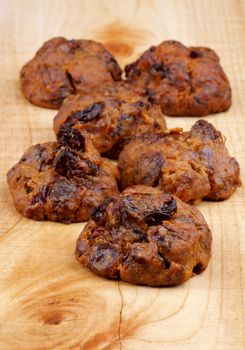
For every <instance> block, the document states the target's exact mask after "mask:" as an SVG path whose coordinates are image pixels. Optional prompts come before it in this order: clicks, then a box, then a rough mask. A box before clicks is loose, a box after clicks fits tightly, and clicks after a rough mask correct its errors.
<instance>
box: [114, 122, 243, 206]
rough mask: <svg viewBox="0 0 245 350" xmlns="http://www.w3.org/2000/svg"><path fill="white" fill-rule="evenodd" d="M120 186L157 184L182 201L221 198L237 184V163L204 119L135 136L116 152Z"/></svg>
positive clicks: (214, 130) (156, 185)
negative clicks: (189, 125) (187, 127)
mask: <svg viewBox="0 0 245 350" xmlns="http://www.w3.org/2000/svg"><path fill="white" fill-rule="evenodd" d="M118 167H119V170H120V172H121V186H122V189H125V188H127V187H129V186H133V185H139V184H143V185H148V186H153V187H158V188H160V189H162V190H164V191H165V192H166V193H170V194H174V195H176V196H177V197H179V198H180V199H181V200H183V201H184V202H195V201H199V200H201V199H202V198H205V199H210V200H224V199H226V198H229V197H230V196H231V195H232V193H233V192H234V191H235V189H236V188H237V187H238V186H240V184H241V182H240V178H239V173H240V170H239V165H238V163H237V161H236V159H235V158H233V157H230V155H229V152H228V150H227V148H226V146H225V140H224V138H223V136H222V134H221V133H220V132H219V131H217V130H216V129H215V128H214V126H213V125H212V124H210V123H208V122H206V121H204V120H199V121H197V122H196V123H195V124H194V125H193V126H192V128H191V130H190V131H189V132H181V131H179V130H178V129H177V130H173V131H172V132H170V133H169V134H165V135H164V134H158V135H157V134H156V135H152V136H145V137H141V138H140V137H138V138H136V139H135V140H133V141H131V142H130V143H129V144H128V145H126V146H125V147H124V149H123V151H122V152H121V154H120V156H119V162H118Z"/></svg>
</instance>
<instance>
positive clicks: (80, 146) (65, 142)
mask: <svg viewBox="0 0 245 350" xmlns="http://www.w3.org/2000/svg"><path fill="white" fill-rule="evenodd" d="M57 139H58V141H59V142H60V143H61V145H62V146H68V147H70V148H72V149H75V150H81V151H82V152H84V151H85V139H84V137H83V135H82V134H81V132H80V131H79V130H77V129H73V128H69V127H67V126H66V125H62V126H61V127H60V130H59V133H58V135H57Z"/></svg>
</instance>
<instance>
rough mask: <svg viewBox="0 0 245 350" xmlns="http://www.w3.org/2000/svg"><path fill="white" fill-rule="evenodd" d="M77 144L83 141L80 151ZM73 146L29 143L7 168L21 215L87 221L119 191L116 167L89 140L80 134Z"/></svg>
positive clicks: (54, 143) (53, 143)
mask: <svg viewBox="0 0 245 350" xmlns="http://www.w3.org/2000/svg"><path fill="white" fill-rule="evenodd" d="M73 141H74V139H73ZM79 143H80V144H79ZM78 144H79V148H80V149H81V147H82V146H81V144H83V152H82V151H81V150H80V151H78V150H76V149H75V148H74V147H75V146H78ZM73 146H74V147H73V149H72V148H70V147H69V146H68V145H62V144H59V143H58V142H49V143H44V144H38V145H35V146H32V147H30V148H29V149H28V150H27V151H26V152H25V153H24V155H23V156H22V158H21V159H20V161H19V162H18V163H17V164H16V165H15V166H14V167H13V168H12V169H10V171H9V172H8V174H7V180H8V185H9V188H10V192H11V195H12V197H13V201H14V205H15V207H16V209H17V210H18V211H19V212H20V213H21V214H22V215H23V216H25V217H28V218H31V219H34V220H50V221H60V222H64V223H70V222H81V221H86V220H88V219H89V218H90V215H91V211H92V209H93V208H94V207H96V206H97V205H99V204H100V203H101V202H103V200H104V199H106V198H107V197H109V196H111V195H114V194H117V193H118V189H117V182H116V179H117V178H118V176H119V174H118V171H117V169H116V167H115V166H114V165H113V164H112V163H109V161H108V160H104V159H102V158H101V157H100V155H99V153H98V151H97V150H96V149H95V148H94V147H93V145H92V144H91V142H90V141H89V140H85V139H83V138H81V137H80V136H79V137H77V138H76V145H75V142H74V145H73Z"/></svg>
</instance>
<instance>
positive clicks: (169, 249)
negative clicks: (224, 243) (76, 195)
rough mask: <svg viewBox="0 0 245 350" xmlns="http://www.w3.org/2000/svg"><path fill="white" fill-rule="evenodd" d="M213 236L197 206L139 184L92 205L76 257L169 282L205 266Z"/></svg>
mask: <svg viewBox="0 0 245 350" xmlns="http://www.w3.org/2000/svg"><path fill="white" fill-rule="evenodd" d="M211 241H212V237H211V232H210V230H209V228H208V225H207V223H206V222H205V220H204V218H203V216H202V214H201V213H200V212H199V210H198V209H197V208H195V207H193V206H191V205H189V204H186V203H183V202H182V201H181V200H180V199H178V198H176V197H175V196H172V195H169V194H164V193H163V192H162V191H160V190H158V189H156V188H151V187H146V186H135V187H132V188H128V189H127V190H125V191H124V192H123V193H122V194H121V195H117V196H112V197H111V198H108V199H107V200H105V201H104V202H103V203H102V204H101V205H99V206H98V207H97V208H96V209H95V210H94V212H93V214H92V217H91V219H90V221H89V222H88V223H87V225H86V226H85V228H84V229H83V231H82V233H81V235H80V237H79V238H78V240H77V244H76V258H77V260H78V261H79V262H80V263H81V264H83V265H85V266H87V267H88V268H89V269H90V270H91V271H93V272H95V273H96V274H98V275H100V276H103V277H107V278H112V279H118V280H123V281H126V282H130V283H133V284H143V285H149V286H170V285H177V284H180V283H182V282H184V281H186V280H188V279H189V278H190V277H192V276H194V275H196V274H200V273H201V272H202V271H204V270H205V269H206V267H207V265H208V262H209V259H210V256H211Z"/></svg>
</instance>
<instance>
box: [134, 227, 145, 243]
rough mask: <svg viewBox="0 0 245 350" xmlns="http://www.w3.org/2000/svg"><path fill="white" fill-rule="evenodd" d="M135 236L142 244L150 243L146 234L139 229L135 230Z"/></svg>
mask: <svg viewBox="0 0 245 350" xmlns="http://www.w3.org/2000/svg"><path fill="white" fill-rule="evenodd" d="M133 231H134V233H135V235H136V236H137V241H138V242H140V243H142V242H148V236H147V234H146V233H145V232H143V231H141V230H140V229H138V228H135V229H133Z"/></svg>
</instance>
